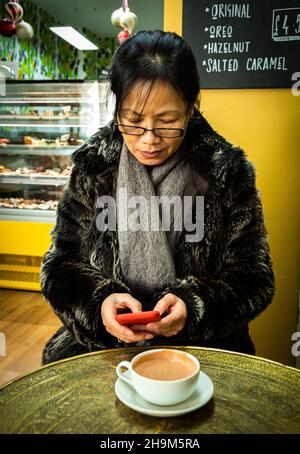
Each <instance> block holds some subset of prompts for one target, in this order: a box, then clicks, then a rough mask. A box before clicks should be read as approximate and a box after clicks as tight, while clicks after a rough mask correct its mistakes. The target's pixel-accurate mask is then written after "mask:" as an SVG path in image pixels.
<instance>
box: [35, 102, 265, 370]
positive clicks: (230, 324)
mask: <svg viewBox="0 0 300 454" xmlns="http://www.w3.org/2000/svg"><path fill="white" fill-rule="evenodd" d="M184 140H185V141H186V145H187V147H186V148H187V150H188V151H187V159H189V160H190V161H191V163H192V166H193V168H194V169H195V170H196V172H198V173H199V174H200V175H201V176H202V177H203V178H204V179H205V180H206V181H207V182H208V190H207V193H206V195H205V202H204V203H205V215H204V216H205V217H204V221H205V227H204V238H203V240H202V241H200V242H198V243H197V242H196V243H189V242H185V241H184V234H185V232H184V231H183V234H182V235H181V236H179V238H178V243H177V245H176V256H175V267H176V273H177V282H176V284H175V285H174V286H172V287H169V288H160V289H158V291H157V292H156V293H155V294H153V295H152V296H151V297H147V296H146V295H143V294H140V293H137V292H135V289H132V288H129V287H128V286H127V284H126V282H125V281H124V278H123V276H122V272H121V268H120V263H119V257H118V242H117V232H110V231H106V232H100V231H98V230H97V228H96V224H95V218H96V216H97V214H98V213H99V209H97V208H95V202H96V199H97V197H100V196H102V195H114V194H115V191H116V176H117V170H118V162H119V156H120V150H121V146H122V136H121V135H120V133H119V132H118V131H116V130H115V128H114V126H113V124H109V125H108V126H106V127H104V128H101V129H100V130H99V131H98V132H97V133H96V134H95V135H94V136H93V137H92V138H91V139H90V140H88V141H87V142H86V143H85V144H84V145H82V146H81V147H80V148H79V149H78V150H76V152H75V153H74V154H73V164H74V166H73V170H72V174H71V178H70V181H69V184H68V187H67V188H66V189H65V192H64V194H63V196H62V198H61V200H60V203H59V206H58V213H57V222H56V226H55V227H54V229H53V231H52V245H51V247H50V249H49V251H48V252H47V253H46V255H45V257H44V260H43V264H42V270H41V286H42V292H43V294H44V296H45V298H46V299H47V300H48V301H49V302H50V304H51V305H52V308H53V310H54V311H55V313H56V314H57V315H58V316H59V317H60V319H61V320H62V322H63V324H64V325H65V327H67V330H66V329H65V331H60V333H63V336H64V342H65V344H66V342H71V343H72V347H71V346H70V347H68V345H65V353H64V356H71V355H72V354H76V352H78V353H79V352H81V351H94V350H97V349H101V348H109V347H115V346H120V345H119V344H118V341H117V339H116V338H114V337H113V336H111V335H110V334H109V333H108V332H107V331H106V330H105V328H104V326H103V324H102V319H101V302H102V301H103V300H104V299H105V298H106V297H107V296H108V295H110V294H111V293H130V294H132V295H133V296H134V297H135V298H137V299H139V300H140V301H141V303H142V305H143V309H144V310H151V309H153V307H154V305H155V304H156V302H157V301H158V300H159V299H160V298H162V296H164V295H165V294H166V293H168V292H171V293H174V294H175V295H177V296H178V297H180V298H181V299H182V300H183V301H184V302H185V303H186V305H187V311H188V318H187V322H186V325H185V327H184V329H183V330H182V331H181V332H180V333H179V334H178V335H177V336H174V337H172V338H163V337H156V338H154V339H153V340H151V341H148V342H147V343H148V344H149V345H157V344H165V345H198V346H209V347H218V348H224V349H228V350H235V351H240V352H246V353H254V347H253V344H252V342H251V340H250V337H249V334H248V322H250V321H251V320H253V319H254V318H255V317H256V316H257V315H258V314H259V313H260V312H261V311H263V310H264V309H265V308H266V307H267V305H268V304H269V303H270V302H271V300H272V297H273V293H274V275H273V270H272V264H271V260H270V255H269V247H268V242H267V234H266V230H265V226H264V217H263V211H262V204H261V201H260V196H259V193H258V192H257V189H256V187H255V171H254V167H253V165H252V164H251V163H250V162H249V161H248V160H247V159H246V157H245V154H244V152H243V151H242V150H241V149H240V148H238V147H236V146H233V145H232V144H230V143H228V142H227V141H226V140H225V139H224V138H223V137H221V136H220V135H219V134H217V133H216V132H215V131H214V130H213V129H212V128H211V126H210V125H209V124H208V122H207V121H206V120H205V119H204V117H203V116H202V114H200V113H199V112H198V111H195V113H194V114H193V116H192V117H191V119H190V121H189V125H188V129H187V133H186V137H185V139H184ZM153 266H155V263H154V264H153ZM113 270H114V272H113ZM66 333H67V334H66ZM67 339H69V340H67ZM62 341H63V340H62V339H60V340H59V334H58V335H56V336H55V337H54V340H52V347H53V344H55V342H56V343H57V346H59V344H60V343H62V344H63V342H62ZM74 345H75V346H76V345H78V347H80V348H81V350H80V348H79V349H78V350H76V348H74ZM52 347H51V342H50V343H49V345H48V347H46V351H45V352H44V355H46V356H47V349H48V351H50V350H51V348H52ZM68 348H69V349H70V351H68ZM71 350H72V352H71ZM45 362H47V359H46V360H45Z"/></svg>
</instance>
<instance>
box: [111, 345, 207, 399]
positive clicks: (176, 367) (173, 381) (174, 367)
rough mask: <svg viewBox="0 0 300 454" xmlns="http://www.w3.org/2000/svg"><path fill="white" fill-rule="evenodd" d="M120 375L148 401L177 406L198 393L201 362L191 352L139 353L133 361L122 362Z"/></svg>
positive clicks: (154, 351)
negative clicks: (125, 370) (195, 392)
mask: <svg viewBox="0 0 300 454" xmlns="http://www.w3.org/2000/svg"><path fill="white" fill-rule="evenodd" d="M122 368H126V369H127V372H126V373H124V372H122ZM116 372H117V375H118V377H119V378H120V379H121V380H123V381H125V382H126V383H128V384H129V385H130V386H131V387H133V388H134V389H135V391H136V392H137V393H138V394H139V395H140V396H141V397H143V398H144V399H145V400H147V401H148V402H150V403H152V404H156V405H175V404H178V403H180V402H183V401H184V400H186V399H188V397H190V396H191V394H192V393H193V392H194V391H195V390H196V388H197V383H198V378H199V373H200V363H199V361H198V360H197V358H195V356H193V355H191V354H190V353H186V352H184V351H181V350H175V349H166V348H163V349H155V350H146V351H144V352H142V353H139V354H138V355H136V356H135V357H134V358H133V359H132V361H131V362H129V361H121V362H120V363H119V364H118V365H117V368H116ZM128 372H129V373H128Z"/></svg>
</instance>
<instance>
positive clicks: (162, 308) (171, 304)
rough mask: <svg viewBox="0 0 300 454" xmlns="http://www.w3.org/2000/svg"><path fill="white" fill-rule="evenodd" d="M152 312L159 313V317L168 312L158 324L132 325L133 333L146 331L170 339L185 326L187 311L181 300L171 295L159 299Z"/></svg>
mask: <svg viewBox="0 0 300 454" xmlns="http://www.w3.org/2000/svg"><path fill="white" fill-rule="evenodd" d="M153 310H154V311H159V312H160V315H163V314H164V313H165V312H168V315H166V316H165V317H163V318H162V319H161V320H160V321H159V322H154V323H148V324H147V325H134V326H132V327H131V329H132V330H133V331H141V330H142V331H148V332H149V333H151V334H153V335H155V336H165V337H171V336H176V334H178V333H179V332H180V331H181V330H182V329H183V328H184V325H185V322H186V319H187V309H186V305H185V303H184V302H183V301H182V299H180V298H178V296H176V295H174V294H173V293H167V294H166V295H165V296H164V297H163V298H162V299H160V300H159V301H158V302H157V304H156V306H155V307H154V308H153Z"/></svg>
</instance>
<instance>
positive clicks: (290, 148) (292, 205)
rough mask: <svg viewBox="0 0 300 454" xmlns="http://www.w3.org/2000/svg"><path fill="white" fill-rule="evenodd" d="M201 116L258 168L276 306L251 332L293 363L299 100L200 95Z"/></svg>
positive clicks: (264, 94) (168, 2)
mask: <svg viewBox="0 0 300 454" xmlns="http://www.w3.org/2000/svg"><path fill="white" fill-rule="evenodd" d="M164 27H165V30H166V31H175V32H177V33H178V34H182V0H177V1H173V0H165V15H164ZM200 110H201V111H202V112H203V115H204V116H205V117H206V118H207V120H208V121H209V122H210V123H211V125H212V126H213V128H214V129H215V130H216V131H217V132H218V133H219V134H221V135H222V136H224V137H225V138H226V139H227V140H229V141H230V142H232V143H234V144H235V145H238V146H240V147H241V148H243V149H244V150H245V152H246V153H247V155H248V157H249V159H250V160H251V161H252V162H253V163H254V164H255V166H256V171H257V186H258V188H259V190H260V192H261V195H262V200H263V204H264V211H265V217H266V225H267V230H268V232H269V237H270V247H271V255H272V259H273V264H274V269H275V274H276V295H275V297H274V300H273V303H272V305H271V306H269V308H267V310H266V311H265V312H264V313H262V314H261V315H260V316H259V317H258V318H257V319H256V320H255V321H253V322H252V323H251V326H250V331H251V334H252V337H253V340H254V342H255V345H256V349H257V355H259V356H263V357H266V358H270V359H273V360H275V361H279V362H282V363H285V364H290V365H293V364H294V358H293V357H292V356H291V346H292V342H291V335H292V333H293V332H294V331H296V325H297V306H298V292H299V264H300V236H299V231H300V213H299V201H298V197H299V195H300V191H299V189H300V184H299V177H298V175H299V151H300V146H299V144H300V128H299V119H300V97H299V96H298V97H296V96H292V94H291V90H289V89H260V90H259V89H243V90H201V108H200Z"/></svg>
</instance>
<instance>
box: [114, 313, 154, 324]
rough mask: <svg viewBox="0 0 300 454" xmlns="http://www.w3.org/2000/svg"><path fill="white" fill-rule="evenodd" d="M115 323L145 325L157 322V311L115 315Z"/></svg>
mask: <svg viewBox="0 0 300 454" xmlns="http://www.w3.org/2000/svg"><path fill="white" fill-rule="evenodd" d="M116 320H117V322H119V323H120V325H126V326H130V325H147V323H150V322H159V320H160V312H159V311H145V312H130V313H128V314H118V315H116Z"/></svg>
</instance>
